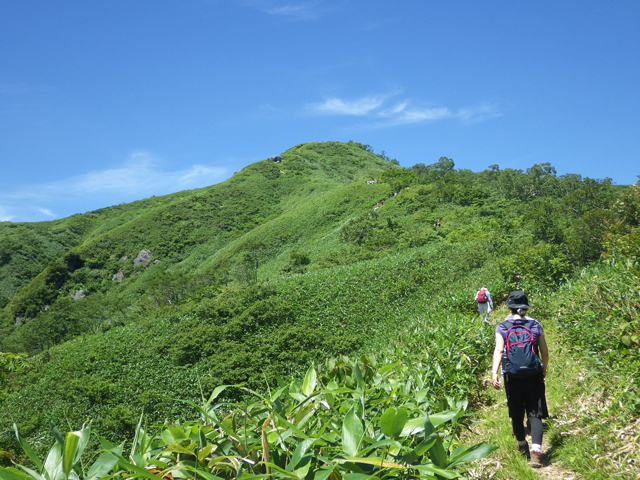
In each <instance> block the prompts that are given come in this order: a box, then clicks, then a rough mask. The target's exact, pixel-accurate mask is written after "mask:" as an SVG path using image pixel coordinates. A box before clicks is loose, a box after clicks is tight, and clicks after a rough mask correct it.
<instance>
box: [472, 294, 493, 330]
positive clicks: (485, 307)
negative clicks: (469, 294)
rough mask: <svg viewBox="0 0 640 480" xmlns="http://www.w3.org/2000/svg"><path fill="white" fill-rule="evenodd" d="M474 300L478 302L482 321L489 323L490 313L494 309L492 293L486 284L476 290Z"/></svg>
mask: <svg viewBox="0 0 640 480" xmlns="http://www.w3.org/2000/svg"><path fill="white" fill-rule="evenodd" d="M474 300H475V301H476V302H478V312H480V318H482V323H489V313H491V310H493V300H491V294H490V293H489V290H488V289H487V287H486V286H485V285H483V286H482V288H481V289H480V290H478V291H477V292H476V296H475V297H474Z"/></svg>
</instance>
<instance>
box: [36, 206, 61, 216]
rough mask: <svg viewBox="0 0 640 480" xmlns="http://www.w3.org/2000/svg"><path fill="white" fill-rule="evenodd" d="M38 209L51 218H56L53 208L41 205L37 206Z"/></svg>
mask: <svg viewBox="0 0 640 480" xmlns="http://www.w3.org/2000/svg"><path fill="white" fill-rule="evenodd" d="M36 210H37V211H39V212H40V213H41V214H43V215H45V216H47V217H50V218H55V217H56V214H55V213H53V212H52V211H51V210H49V209H48V208H40V207H36Z"/></svg>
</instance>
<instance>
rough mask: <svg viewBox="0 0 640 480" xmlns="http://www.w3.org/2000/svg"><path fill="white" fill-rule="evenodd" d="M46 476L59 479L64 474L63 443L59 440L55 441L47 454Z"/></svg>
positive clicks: (44, 470)
mask: <svg viewBox="0 0 640 480" xmlns="http://www.w3.org/2000/svg"><path fill="white" fill-rule="evenodd" d="M43 473H44V476H45V477H46V478H47V479H48V480H58V478H62V477H63V476H64V472H63V471H62V445H61V444H60V443H59V442H56V443H54V445H53V447H51V450H49V453H48V454H47V459H46V460H45V461H44V466H43Z"/></svg>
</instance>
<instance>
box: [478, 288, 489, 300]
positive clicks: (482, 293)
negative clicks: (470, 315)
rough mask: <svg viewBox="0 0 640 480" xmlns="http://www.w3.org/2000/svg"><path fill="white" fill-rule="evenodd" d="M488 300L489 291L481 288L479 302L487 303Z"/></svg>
mask: <svg viewBox="0 0 640 480" xmlns="http://www.w3.org/2000/svg"><path fill="white" fill-rule="evenodd" d="M486 301H487V291H486V290H480V291H479V292H478V303H485V302H486Z"/></svg>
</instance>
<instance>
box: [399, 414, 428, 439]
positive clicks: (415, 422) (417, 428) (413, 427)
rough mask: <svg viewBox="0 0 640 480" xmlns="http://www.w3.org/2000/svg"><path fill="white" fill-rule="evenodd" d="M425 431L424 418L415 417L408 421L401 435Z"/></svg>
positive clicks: (405, 435) (406, 435)
mask: <svg viewBox="0 0 640 480" xmlns="http://www.w3.org/2000/svg"><path fill="white" fill-rule="evenodd" d="M423 431H424V419H423V418H422V417H415V418H412V419H410V420H409V421H407V422H406V423H405V425H404V428H403V429H402V433H401V434H400V436H401V437H408V436H409V435H417V434H418V433H420V432H423Z"/></svg>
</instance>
